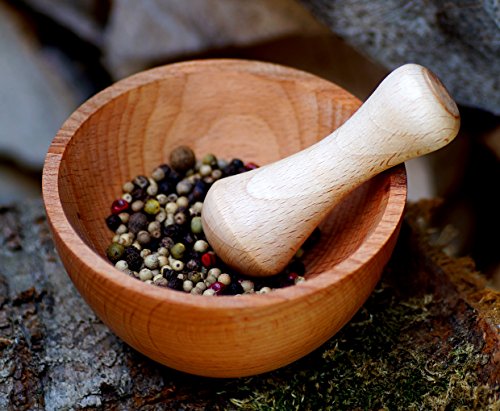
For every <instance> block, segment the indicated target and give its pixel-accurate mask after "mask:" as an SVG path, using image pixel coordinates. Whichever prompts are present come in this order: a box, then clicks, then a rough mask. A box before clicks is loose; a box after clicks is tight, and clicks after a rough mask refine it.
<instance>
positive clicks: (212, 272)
mask: <svg viewBox="0 0 500 411" xmlns="http://www.w3.org/2000/svg"><path fill="white" fill-rule="evenodd" d="M221 273H222V271H221V270H220V268H211V269H210V270H208V275H213V276H214V277H215V278H219V275H221Z"/></svg>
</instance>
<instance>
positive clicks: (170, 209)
mask: <svg viewBox="0 0 500 411" xmlns="http://www.w3.org/2000/svg"><path fill="white" fill-rule="evenodd" d="M178 208H179V206H178V205H177V203H174V202H170V203H167V204H166V205H165V211H166V212H167V214H175V212H176V211H177V209H178Z"/></svg>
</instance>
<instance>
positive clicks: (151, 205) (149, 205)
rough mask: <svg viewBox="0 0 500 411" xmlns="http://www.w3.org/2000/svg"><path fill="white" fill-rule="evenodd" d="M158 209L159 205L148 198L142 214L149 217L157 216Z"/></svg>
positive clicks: (156, 201)
mask: <svg viewBox="0 0 500 411" xmlns="http://www.w3.org/2000/svg"><path fill="white" fill-rule="evenodd" d="M160 209H161V206H160V203H159V202H158V200H155V199H154V198H150V199H149V200H148V201H146V204H144V212H145V213H147V214H150V215H155V214H158V213H159V212H160Z"/></svg>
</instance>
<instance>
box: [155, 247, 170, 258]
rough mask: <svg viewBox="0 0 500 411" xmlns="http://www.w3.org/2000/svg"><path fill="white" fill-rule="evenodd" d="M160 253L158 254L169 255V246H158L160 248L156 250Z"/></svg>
mask: <svg viewBox="0 0 500 411" xmlns="http://www.w3.org/2000/svg"><path fill="white" fill-rule="evenodd" d="M156 252H157V253H158V255H163V256H165V257H168V256H169V254H170V252H169V251H168V248H166V247H160V248H158V250H157V251H156Z"/></svg>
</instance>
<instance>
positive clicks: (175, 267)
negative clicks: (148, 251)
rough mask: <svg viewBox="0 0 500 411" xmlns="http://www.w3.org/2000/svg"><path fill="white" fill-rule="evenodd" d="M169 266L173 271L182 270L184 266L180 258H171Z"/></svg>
mask: <svg viewBox="0 0 500 411" xmlns="http://www.w3.org/2000/svg"><path fill="white" fill-rule="evenodd" d="M170 266H171V267H172V270H174V271H182V269H183V268H184V263H183V262H182V261H181V260H173V261H171V262H170Z"/></svg>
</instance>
